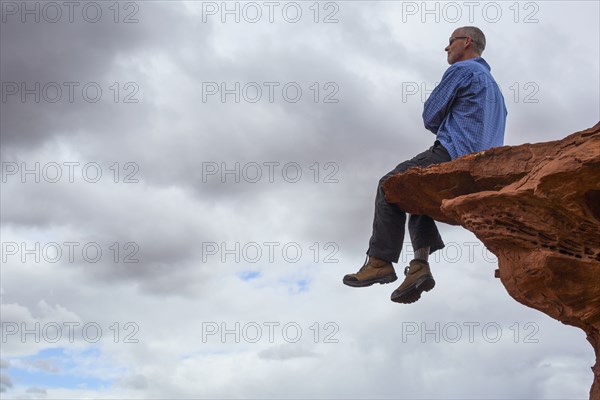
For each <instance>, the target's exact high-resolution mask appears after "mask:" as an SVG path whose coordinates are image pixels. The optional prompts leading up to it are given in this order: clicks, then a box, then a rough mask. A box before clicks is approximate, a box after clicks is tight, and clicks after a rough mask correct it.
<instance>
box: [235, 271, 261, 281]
mask: <svg viewBox="0 0 600 400" xmlns="http://www.w3.org/2000/svg"><path fill="white" fill-rule="evenodd" d="M238 276H239V277H240V279H241V280H243V281H246V282H247V281H251V280H253V279H257V278H260V277H261V276H262V274H261V272H260V271H242V272H240V273H239V274H238Z"/></svg>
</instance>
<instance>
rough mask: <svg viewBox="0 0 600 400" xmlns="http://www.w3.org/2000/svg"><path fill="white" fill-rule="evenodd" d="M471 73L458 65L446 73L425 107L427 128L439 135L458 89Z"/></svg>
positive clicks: (424, 117)
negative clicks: (438, 132)
mask: <svg viewBox="0 0 600 400" xmlns="http://www.w3.org/2000/svg"><path fill="white" fill-rule="evenodd" d="M468 75H469V73H468V72H467V71H464V69H463V68H460V67H458V66H457V65H452V66H450V68H448V69H447V70H446V72H444V75H443V76H442V81H441V82H440V83H439V84H438V85H437V86H436V87H435V89H433V91H432V92H431V95H430V96H429V98H428V99H427V101H425V106H424V107H423V122H424V124H425V128H426V129H427V130H429V131H431V132H433V133H437V131H438V129H439V127H440V125H441V124H442V122H443V121H444V118H446V115H447V114H448V111H449V110H450V107H451V106H452V103H453V102H454V99H455V98H456V95H457V93H458V89H459V88H460V87H461V85H462V84H463V83H464V81H465V80H466V79H467V78H468Z"/></svg>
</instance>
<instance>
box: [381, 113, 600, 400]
mask: <svg viewBox="0 0 600 400" xmlns="http://www.w3.org/2000/svg"><path fill="white" fill-rule="evenodd" d="M384 190H385V193H386V197H387V199H388V201H391V202H393V203H397V204H398V205H399V206H400V207H401V208H402V209H404V210H405V211H406V212H408V213H412V214H426V215H429V216H431V217H432V218H434V219H436V220H438V221H441V222H445V223H448V224H451V225H461V226H463V227H465V228H466V229H468V230H470V231H471V232H473V233H474V234H475V235H476V236H477V237H478V238H479V239H480V240H481V241H482V242H483V243H484V244H485V246H486V247H487V248H488V249H489V250H490V251H491V252H492V253H494V254H495V255H496V256H497V257H498V265H499V271H498V274H499V277H500V280H501V281H502V284H503V285H504V287H505V288H506V290H507V291H508V293H509V294H510V295H511V296H512V297H513V298H514V299H515V300H517V301H518V302H520V303H522V304H524V305H526V306H529V307H533V308H535V309H537V310H540V311H542V312H544V313H546V314H548V315H550V316H551V317H553V318H556V319H557V320H559V321H561V322H563V323H564V324H567V325H573V326H576V327H579V328H581V329H583V330H584V331H585V332H586V334H587V339H588V340H589V342H590V343H591V344H592V346H593V347H594V350H595V352H596V365H594V367H593V368H592V370H593V372H594V381H593V384H592V388H591V391H590V399H593V400H600V122H599V123H598V124H596V125H595V126H594V127H593V128H590V129H587V130H585V131H581V132H577V133H574V134H572V135H569V136H567V137H566V138H564V139H563V140H560V141H552V142H545V143H535V144H523V145H520V146H504V147H497V148H494V149H490V150H487V151H484V152H480V153H476V154H470V155H467V156H464V157H461V158H458V159H456V160H453V161H451V162H448V163H444V164H438V165H433V166H430V167H428V168H414V169H411V170H408V171H406V172H404V173H402V174H398V175H395V176H393V177H391V178H390V179H388V180H387V181H386V182H385V184H384ZM404 193H411V195H410V196H404V195H403V194H404Z"/></svg>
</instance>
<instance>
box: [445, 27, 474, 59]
mask: <svg viewBox="0 0 600 400" xmlns="http://www.w3.org/2000/svg"><path fill="white" fill-rule="evenodd" d="M467 40H469V39H466V38H465V35H464V34H463V33H462V32H461V31H460V30H455V31H454V32H452V36H451V38H450V42H451V43H449V44H448V46H446V48H445V49H444V50H446V52H447V53H448V54H447V58H448V64H450V65H452V64H454V63H455V62H457V61H460V60H461V59H462V57H463V56H464V54H465V51H466V47H465V46H466V44H467Z"/></svg>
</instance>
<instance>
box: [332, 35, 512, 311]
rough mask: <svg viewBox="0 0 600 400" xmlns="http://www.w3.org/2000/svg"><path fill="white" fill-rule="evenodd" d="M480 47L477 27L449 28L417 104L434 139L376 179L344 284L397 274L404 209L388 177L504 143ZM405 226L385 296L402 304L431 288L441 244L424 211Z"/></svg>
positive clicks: (499, 106) (498, 97) (498, 104)
mask: <svg viewBox="0 0 600 400" xmlns="http://www.w3.org/2000/svg"><path fill="white" fill-rule="evenodd" d="M484 49H485V36H484V34H483V32H482V31H481V30H480V29H479V28H476V27H473V26H465V27H462V28H459V29H456V30H455V31H454V32H453V33H452V36H451V37H450V39H449V44H448V46H447V47H446V48H445V51H446V52H447V53H448V54H447V58H448V63H449V64H450V67H449V68H448V69H447V70H446V72H445V73H444V76H443V77H442V81H441V82H440V83H439V85H438V86H436V88H435V89H434V90H433V92H432V93H431V95H430V96H429V98H428V99H427V101H426V102H425V106H424V110H423V121H424V123H425V128H426V129H428V130H430V131H431V132H433V133H434V134H435V135H436V140H435V143H434V145H433V146H432V147H431V148H430V149H429V150H427V151H425V152H423V153H421V154H419V155H417V156H416V157H414V158H413V159H411V160H408V161H405V162H403V163H401V164H399V165H398V166H397V167H396V168H395V169H394V170H393V171H390V172H389V173H388V174H387V175H385V176H384V177H383V178H381V179H380V180H379V186H378V189H377V195H376V199H375V216H374V219H373V234H372V236H371V239H370V240H369V250H368V251H367V261H366V262H365V264H364V265H363V266H362V267H361V268H360V270H359V271H358V272H357V273H354V274H348V275H346V276H344V279H343V282H344V284H346V285H348V286H352V287H365V286H371V285H373V284H375V283H380V284H383V283H390V282H394V281H395V280H396V279H398V277H397V276H396V273H395V271H394V267H393V265H392V263H397V262H398V258H399V257H400V251H401V250H402V244H403V241H404V225H405V223H406V213H405V212H404V211H402V210H401V209H400V208H399V207H398V206H396V205H394V204H390V203H388V202H387V201H386V199H385V196H384V192H383V189H382V184H383V182H384V181H385V180H386V179H387V178H388V177H390V176H392V175H394V174H398V173H400V172H403V171H406V170H407V169H409V168H412V167H416V166H419V167H426V166H428V165H431V164H437V163H442V162H446V161H450V160H453V159H455V158H457V157H460V156H462V155H465V154H468V153H473V152H478V151H482V150H486V149H489V148H491V147H495V146H501V145H503V144H504V127H505V123H506V115H507V111H506V106H505V104H504V98H503V96H502V93H501V92H500V89H499V88H498V85H497V84H496V81H495V80H494V78H493V77H492V75H491V74H490V66H489V65H488V64H487V62H486V61H485V60H484V59H483V58H481V54H482V53H483V50H484ZM408 231H409V234H410V239H411V242H412V246H413V249H414V250H415V258H414V259H413V260H412V261H411V262H410V264H409V266H408V267H406V268H405V270H404V274H405V276H406V277H405V279H404V282H403V283H402V284H401V285H400V287H398V288H397V289H396V290H395V291H394V292H393V293H392V296H391V300H392V301H395V302H397V303H405V304H407V303H413V302H415V301H417V300H419V298H420V297H421V293H423V291H429V290H431V289H433V287H434V286H435V280H434V279H433V275H432V274H431V270H430V268H429V263H428V257H429V254H431V253H433V252H434V251H436V250H439V249H441V248H443V247H444V242H443V241H442V238H441V237H440V234H439V232H438V230H437V227H436V225H435V222H434V221H433V220H432V219H431V218H430V217H428V216H425V215H411V216H410V218H409V220H408Z"/></svg>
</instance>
